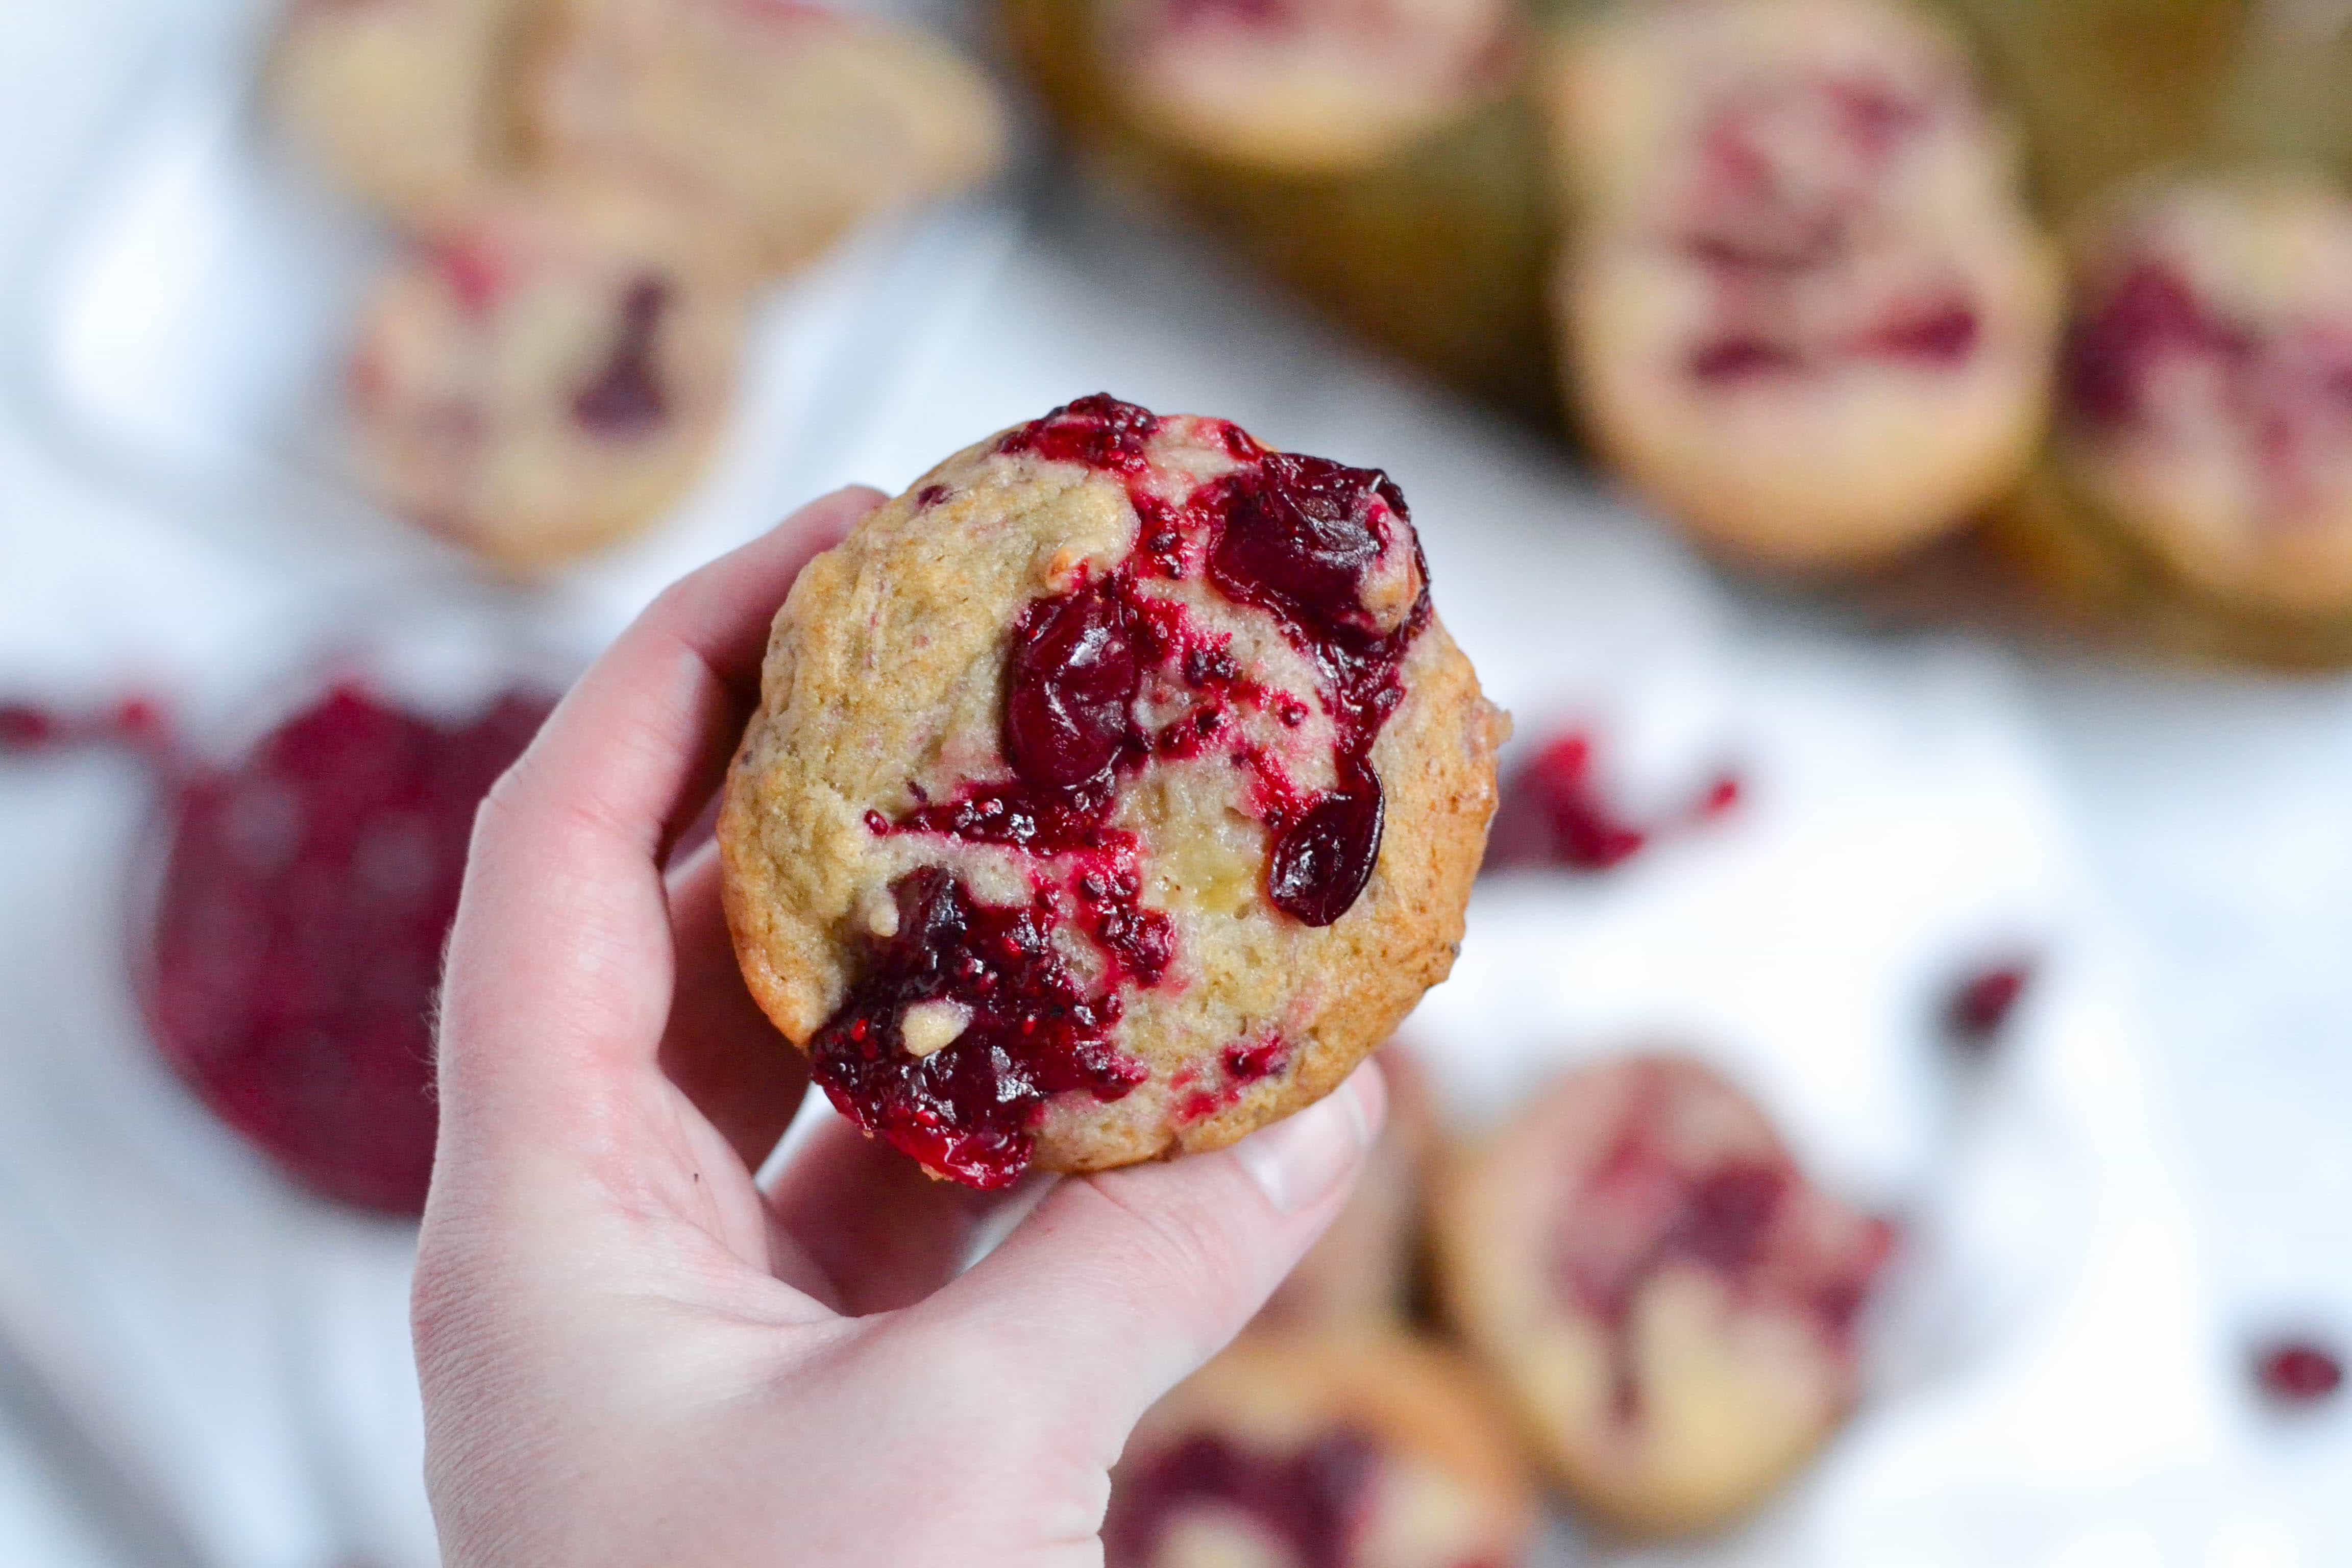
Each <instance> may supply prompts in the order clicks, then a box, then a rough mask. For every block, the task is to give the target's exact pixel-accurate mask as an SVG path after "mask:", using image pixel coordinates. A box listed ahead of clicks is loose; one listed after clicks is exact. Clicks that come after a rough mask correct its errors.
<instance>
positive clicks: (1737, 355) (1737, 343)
mask: <svg viewBox="0 0 2352 1568" xmlns="http://www.w3.org/2000/svg"><path fill="white" fill-rule="evenodd" d="M1804 367H1805V362H1804V359H1803V357H1802V356H1801V355H1800V354H1799V353H1797V351H1796V350H1794V349H1791V348H1787V347H1784V346H1782V345H1781V344H1779V343H1768V342H1764V341H1763V340H1761V339H1759V338H1726V339H1724V340H1723V341H1721V342H1714V343H1709V344H1707V345H1706V346H1705V347H1704V348H1701V349H1698V350H1696V351H1695V352H1694V353H1692V354H1691V356H1690V374H1691V377H1692V379H1693V380H1695V381H1702V382H1708V383H1714V384H1720V383H1723V382H1727V381H1752V380H1754V379H1756V378H1757V377H1759V376H1768V375H1790V374H1795V373H1796V372H1798V371H1801V370H1802V369H1804Z"/></svg>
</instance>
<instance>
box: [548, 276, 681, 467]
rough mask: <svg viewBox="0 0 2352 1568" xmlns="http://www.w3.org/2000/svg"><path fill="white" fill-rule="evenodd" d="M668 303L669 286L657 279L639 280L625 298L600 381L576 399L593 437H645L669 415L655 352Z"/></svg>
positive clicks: (575, 408) (576, 413)
mask: <svg viewBox="0 0 2352 1568" xmlns="http://www.w3.org/2000/svg"><path fill="white" fill-rule="evenodd" d="M669 302H670V294H669V286H668V285H667V284H666V283H664V282H663V281H662V280H661V279H658V278H640V279H637V281H636V282H635V283H633V284H631V285H630V287H629V291H628V294H627V295H626V296H625V298H624V299H623V300H622V301H621V317H620V328H619V331H618V332H617V333H616V334H615V336H614V339H613V347H612V352H611V353H610V354H609V356H608V357H607V358H606V359H605V361H604V368H603V369H602V370H600V371H598V372H597V373H596V379H595V380H593V381H592V382H590V383H589V384H587V385H586V386H584V387H583V388H582V389H581V390H580V393H579V395H577V396H575V397H574V398H573V399H572V417H573V418H574V419H577V420H578V421H579V422H580V423H581V424H582V425H583V426H585V427H586V428H587V429H588V430H590V431H592V432H593V433H594V434H595V435H597V436H600V437H605V438H606V439H610V440H621V439H626V438H628V437H635V436H642V435H644V434H645V433H646V431H647V430H650V429H652V428H653V427H654V426H657V425H659V424H660V423H661V422H662V420H663V419H664V418H665V417H666V416H667V414H668V411H669V400H668V398H667V395H665V394H664V393H663V391H662V385H661V378H660V374H659V372H658V371H657V369H656V365H655V363H654V351H655V349H656V345H657V342H658V334H659V331H660V328H661V319H662V316H663V314H664V312H665V311H667V310H668V309H669Z"/></svg>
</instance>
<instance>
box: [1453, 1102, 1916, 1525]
mask: <svg viewBox="0 0 2352 1568" xmlns="http://www.w3.org/2000/svg"><path fill="white" fill-rule="evenodd" d="M1435 1210H1436V1222H1435V1226H1436V1243H1437V1250H1438V1265H1439V1284H1440V1288H1441V1290H1442V1291H1443V1293H1444V1298H1445V1304H1446V1307H1447V1309H1448V1311H1449V1313H1450V1315H1451V1317H1452V1318H1453V1320H1454V1322H1455V1323H1456V1324H1457V1325H1458V1326H1459V1328H1460V1330H1461V1331H1462V1333H1463V1335H1464V1337H1465V1340H1466V1341H1467V1342H1468V1343H1469V1345H1470V1346H1471V1348H1472V1349H1473V1350H1474V1351H1475V1352H1476V1353H1477V1355H1478V1356H1479V1357H1480V1358H1482V1359H1483V1360H1484V1361H1485V1362H1486V1364H1487V1366H1488V1367H1489V1369H1490V1370H1491V1371H1492V1372H1493V1373H1494V1374H1495V1376H1496V1381H1497V1383H1498V1384H1500V1385H1501V1386H1503V1387H1505V1388H1507V1389H1508V1390H1509V1391H1510V1394H1511V1395H1512V1397H1513V1398H1514V1399H1515V1401H1516V1402H1517V1406H1518V1412H1519V1415H1520V1417H1521V1419H1522V1421H1523V1422H1524V1424H1525V1426H1526V1427H1527V1430H1528V1433H1529V1435H1530V1436H1531V1437H1532V1438H1533V1440H1534V1442H1535V1444H1536V1446H1537V1447H1538V1450H1539V1452H1540V1453H1541V1455H1542V1456H1543V1458H1545V1459H1546V1460H1547V1461H1548V1463H1549V1466H1550V1467H1551V1468H1552V1470H1553V1471H1554V1473H1555V1474H1556V1475H1557V1477H1558V1478H1559V1480H1560V1482H1561V1483H1562V1484H1563V1485H1565V1486H1566V1487H1567V1488H1568V1489H1569V1490H1570V1492H1571V1493H1572V1494H1574V1496H1575V1497H1576V1498H1577V1500H1579V1501H1580V1503H1581V1504H1582V1505H1584V1506H1585V1507H1586V1508H1587V1509H1589V1510H1591V1511H1592V1512H1593V1513H1594V1514H1596V1515H1598V1516H1600V1517H1601V1519H1603V1520H1605V1521H1608V1522H1610V1523H1612V1524H1613V1525H1615V1526H1617V1527H1619V1528H1622V1529H1625V1530H1630V1531H1637V1532H1643V1533H1651V1532H1656V1533H1666V1532H1675V1531H1696V1530H1703V1529H1706V1528H1708V1527H1710V1526H1713V1525H1717V1524H1719V1523H1722V1522H1724V1521H1727V1520H1728V1519H1730V1518H1732V1517H1734V1516H1735V1515H1737V1514H1738V1513H1739V1512H1741V1511H1742V1510H1746V1509H1748V1507H1750V1506H1751V1505H1753V1504H1754V1503H1756V1502H1757V1501H1758V1500H1759V1499H1761V1498H1762V1497H1764V1496H1765V1495H1766V1494H1767V1493H1768V1492H1769V1491H1770V1490H1771V1489H1773V1488H1774V1487H1776V1486H1777V1485H1779V1484H1780V1482H1781V1481H1782V1480H1783V1479H1785V1478H1786V1477H1787V1476H1788V1475H1789V1474H1790V1472H1791V1471H1793V1470H1794V1469H1796V1468H1798V1467H1799V1466H1800V1465H1801V1464H1802V1463H1803V1462H1804V1461H1805V1460H1806V1458H1809V1457H1810V1456H1811V1454H1812V1453H1813V1451H1814V1450H1815V1449H1816V1448H1818V1447H1820V1446H1821V1444H1822V1442H1823V1441H1824V1440H1825V1439H1826V1438H1827V1437H1828V1436H1830V1434H1831V1433H1832V1432H1833V1431H1835V1430H1836V1428H1837V1426H1839V1424H1840V1423H1841V1422H1842V1421H1843V1419H1844V1418H1845V1415H1846V1413H1847V1411H1848V1410H1849V1409H1850V1408H1851V1406H1852V1405H1853V1401H1854V1397H1855V1393H1856V1385H1857V1381H1858V1380H1857V1374H1856V1364H1855V1347H1854V1331H1855V1322H1856V1320H1857V1318H1858V1316H1859V1314H1860V1313H1861V1311H1862V1309H1863V1307H1864V1303H1865V1301H1866V1300H1867V1298H1868V1295H1869V1292H1870V1289H1871V1287H1872V1285H1873V1282H1874V1280H1875V1279H1876V1278H1877V1276H1878V1273H1879V1271H1880V1269H1881V1267H1882V1266H1883V1265H1884V1263H1885V1260H1886V1258H1887V1256H1888V1254H1889V1251H1890V1250H1891V1248H1892V1246H1893V1242H1894V1235H1893V1231H1892V1229H1891V1227H1889V1226H1887V1225H1886V1224H1885V1222H1884V1221H1881V1220H1877V1219H1873V1218H1870V1217H1868V1216H1866V1215H1862V1214H1859V1213H1856V1212H1855V1211H1853V1209H1850V1208H1848V1207H1847V1206H1845V1205H1843V1204H1842V1203H1840V1202H1838V1201H1837V1200H1836V1199H1834V1198H1832V1197H1830V1196H1828V1195H1827V1194H1823V1193H1822V1192H1821V1191H1819V1190H1818V1189H1817V1188H1815V1187H1813V1186H1812V1185H1811V1184H1809V1183H1808V1182H1807V1181H1806V1179H1805V1177H1804V1175H1803V1174H1802V1173H1801V1172H1800V1171H1799V1170H1798V1169H1797V1167H1796V1164H1795V1163H1794V1162H1793V1161H1792V1160H1791V1159H1790V1155H1789V1152H1788V1151H1787V1149H1785V1148H1784V1147H1782V1145H1781V1142H1780V1138H1779V1136H1778V1135H1777V1134H1776V1133H1775V1132H1774V1131H1773V1130H1772V1127H1771V1125H1770V1124H1769V1122H1768V1121H1766V1120H1765V1118H1764V1115H1763V1113H1762V1112H1761V1111H1759V1110H1758V1109H1757V1108H1756V1107H1755V1105H1754V1104H1752V1103H1751V1102H1750V1101H1749V1100H1748V1099H1747V1097H1746V1096H1744V1095H1742V1094H1741V1093H1740V1092H1739V1091H1738V1089H1734V1088H1733V1087H1732V1086H1731V1085H1729V1084H1727V1083H1726V1082H1725V1081H1724V1080H1723V1079H1721V1078H1719V1077H1717V1075H1716V1074H1715V1073H1713V1072H1712V1071H1710V1070H1708V1069H1707V1068H1704V1067H1702V1066H1700V1065H1699V1064H1698V1063H1696V1062H1695V1061H1690V1060H1685V1059H1684V1058H1677V1057H1671V1056H1642V1057H1633V1058H1623V1059H1620V1060H1617V1061H1613V1062H1609V1063H1606V1064H1603V1065H1601V1066H1597V1067H1591V1068H1584V1069H1581V1070H1579V1071H1576V1072H1572V1073H1570V1074H1569V1075H1568V1076H1567V1077H1565V1078H1563V1079H1560V1080H1559V1082H1558V1083H1556V1084H1554V1085H1553V1086H1552V1087H1551V1088H1550V1089H1548V1090H1546V1091H1545V1092H1544V1093H1543V1094H1542V1095H1541V1096H1540V1097H1538V1099H1537V1100H1534V1101H1533V1102H1532V1103H1530V1104H1529V1105H1528V1107H1527V1108H1526V1109H1525V1110H1523V1111H1522V1112H1521V1114H1520V1115H1519V1116H1518V1118H1517V1120H1516V1121H1513V1122H1512V1123H1511V1124H1510V1125H1508V1126H1507V1127H1506V1128H1505V1129H1504V1130H1503V1131H1500V1132H1498V1133H1496V1135H1494V1136H1493V1137H1492V1138H1490V1139H1488V1140H1486V1142H1483V1143H1481V1144H1479V1145H1477V1146H1475V1148H1472V1149H1470V1150H1468V1151H1466V1152H1465V1153H1464V1154H1463V1156H1462V1157H1461V1158H1460V1159H1459V1161H1458V1162H1457V1163H1455V1165H1454V1168H1453V1169H1452V1170H1450V1171H1449V1173H1447V1176H1446V1178H1445V1180H1444V1184H1442V1186H1441V1188H1440V1191H1439V1193H1438V1194H1437V1197H1436V1199H1435Z"/></svg>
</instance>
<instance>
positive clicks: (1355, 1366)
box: [1103, 1334, 1535, 1568]
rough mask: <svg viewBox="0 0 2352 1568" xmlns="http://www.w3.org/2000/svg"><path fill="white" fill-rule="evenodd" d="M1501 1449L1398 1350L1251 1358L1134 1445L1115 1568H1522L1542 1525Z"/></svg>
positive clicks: (1184, 1393)
mask: <svg viewBox="0 0 2352 1568" xmlns="http://www.w3.org/2000/svg"><path fill="white" fill-rule="evenodd" d="M1508 1432H1509V1428H1508V1425H1507V1422H1505V1421H1504V1420H1502V1419H1501V1418H1500V1417H1499V1416H1498V1415H1496V1413H1495V1412H1494V1411H1493V1410H1492V1409H1490V1408H1489V1407H1488V1405H1486V1401H1485V1398H1484V1395H1483V1391H1482V1390H1481V1389H1480V1388H1479V1387H1478V1386H1477V1385H1476V1384H1475V1382H1474V1381H1473V1380H1472V1379H1471V1378H1470V1377H1468V1376H1467V1375H1466V1374H1465V1371H1464V1369H1463V1368H1462V1366H1461V1365H1460V1364H1459V1363H1457V1362H1456V1361H1455V1360H1454V1357H1452V1356H1451V1355H1450V1354H1448V1353H1447V1352H1443V1351H1439V1350H1436V1349H1433V1348H1432V1347H1429V1346H1427V1345H1423V1344H1421V1343H1418V1342H1414V1341H1412V1340H1410V1339H1406V1338H1404V1337H1402V1336H1400V1335H1393V1334H1387V1335H1384V1334H1358V1335H1347V1334H1339V1335H1328V1334H1325V1335H1313V1336H1307V1335H1287V1336H1278V1335H1269V1336H1265V1337H1254V1338H1251V1339H1247V1340H1244V1341H1243V1342H1241V1343H1240V1344H1238V1345H1236V1346H1234V1348H1233V1349H1232V1350H1229V1351H1227V1352H1225V1353H1224V1354H1223V1355H1222V1356H1220V1357H1218V1358H1217V1359H1216V1360H1215V1361H1213V1362H1212V1363H1209V1365H1208V1366H1207V1367H1205V1368H1203V1369H1202V1371H1201V1372H1200V1373H1198V1374H1196V1375H1195V1376H1194V1377H1193V1378H1192V1380H1191V1381H1190V1382H1188V1383H1186V1384H1183V1385H1182V1386H1181V1387H1180V1388H1178V1389H1177V1390H1176V1391H1175V1392H1174V1393H1173V1394H1170V1395H1169V1396H1168V1397H1167V1398H1166V1399H1164V1400H1162V1401H1161V1402H1160V1405H1158V1406H1157V1407H1155V1408H1154V1409H1153V1410H1152V1411H1151V1413H1150V1415H1146V1416H1145V1417H1144V1418H1143V1421H1142V1423H1141V1425H1139V1426H1138V1427H1137V1428H1136V1431H1135V1435H1134V1436H1132V1437H1130V1438H1129V1440H1128V1445H1127V1452H1126V1454H1125V1456H1124V1457H1123V1458H1121V1459H1120V1461H1119V1464H1118V1469H1117V1470H1115V1471H1114V1472H1113V1473H1112V1476H1111V1492H1110V1508H1109V1511H1108V1514H1107V1515H1106V1516H1105V1518H1104V1521H1103V1561H1104V1563H1105V1568H1233V1565H1235V1564H1259V1563H1264V1564H1269V1565H1272V1564H1283V1565H1286V1568H1287V1565H1289V1564H1297V1565H1299V1568H1472V1565H1475V1568H1515V1565H1516V1564H1517V1563H1520V1562H1522V1561H1523V1560H1524V1558H1525V1555H1526V1552H1527V1550H1528V1542H1529V1539H1530V1537H1531V1536H1532V1534H1533V1532H1534V1523H1535V1520H1534V1506H1533V1500H1532V1499H1531V1497H1530V1496H1529V1495H1528V1485H1527V1481H1526V1479H1525V1478H1524V1476H1523V1475H1522V1473H1521V1471H1520V1468H1519V1462H1518V1458H1517V1454H1516V1453H1515V1452H1514V1451H1513V1450H1512V1447H1511V1446H1510V1442H1509V1437H1508Z"/></svg>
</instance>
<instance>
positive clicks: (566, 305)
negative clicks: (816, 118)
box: [348, 184, 744, 572]
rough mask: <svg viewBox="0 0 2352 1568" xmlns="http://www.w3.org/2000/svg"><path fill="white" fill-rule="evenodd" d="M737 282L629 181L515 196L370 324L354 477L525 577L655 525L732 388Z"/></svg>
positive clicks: (362, 335) (424, 265)
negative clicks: (634, 190) (630, 188)
mask: <svg viewBox="0 0 2352 1568" xmlns="http://www.w3.org/2000/svg"><path fill="white" fill-rule="evenodd" d="M743 300H744V295H743V274H742V268H740V266H731V265H730V264H729V263H728V262H727V261H726V260H725V259H724V258H721V257H718V256H715V255H714V254H713V253H711V252H710V251H709V249H707V248H706V247H703V246H702V245H700V244H699V243H692V244H689V243H686V242H683V241H682V240H681V237H680V236H679V234H678V231H677V226H676V225H675V224H674V222H673V221H672V220H671V218H670V216H669V215H668V214H667V212H666V211H664V210H663V209H661V208H659V207H657V206H655V205H650V204H648V203H646V201H644V200H643V199H642V198H641V197H639V196H637V195H635V194H633V193H630V192H627V191H625V190H623V189H621V188H619V187H615V186H608V185H598V186H587V185H577V184H568V185H564V186H561V187H554V188H546V189H530V190H523V189H510V190H507V191H504V192H502V193H500V194H499V195H495V196H493V197H490V198H488V199H486V200H484V201H481V202H478V203H477V204H474V205H472V206H470V207H469V208H467V210H466V211H464V212H463V213H462V214H460V215H459V216H455V217H452V218H451V219H449V220H447V221H446V222H436V224H434V225H432V226H430V227H429V228H428V230H427V232H426V234H425V237H423V238H422V239H420V240H419V241H418V242H417V243H416V244H415V246H413V247H411V249H410V250H409V252H408V253H407V254H406V255H405V256H404V258H401V259H400V260H398V261H397V262H395V263H394V266H393V268H392V270H391V271H390V272H389V273H388V274H387V275H386V276H385V277H384V279H383V280H382V281H381V282H380V283H379V284H378V285H377V286H376V289H375V291H374V293H373V297H372V298H371V300H369V302H368V304H367V306H366V307H365V309H364V310H363V311H362V316H361V321H360V324H359V333H358V341H357V346H356V349H355V350H354V352H353V354H352V362H351V369H350V374H349V378H348V384H349V396H350V405H351V406H350V424H351V437H352V447H353V450H354V456H355V458H356V460H357V466H358V468H359V472H360V477H361V479H362V482H363V483H364V484H365V485H366V486H367V487H368V488H369V489H371V490H372V491H373V493H374V494H375V495H376V496H377V497H378V498H379V499H380V500H383V503H384V504H385V505H386V506H388V507H389V508H391V509H392V510H395V511H397V512H399V513H401V514H402V515H404V516H405V517H407V518H409V519H411V520H412V521H415V522H417V523H419V524H421V525H422V526H424V527H426V528H429V529H431V530H433V531H435V532H437V533H441V534H443V535H446V537H448V538H449V539H451V540H453V541H455V542H457V543H459V544H462V545H464V546H466V547H467V549H469V550H472V551H474V552H477V553H478V554H479V555H480V556H482V557H483V558H484V559H486V560H488V561H489V562H491V563H495V564H497V565H499V566H501V567H504V568H506V569H509V570H512V571H518V572H530V571H534V570H538V569H541V568H544V567H548V566H551V565H553V564H555V563H559V562H562V561H563V560H566V559H568V558H570V557H572V556H574V555H577V554H580V553H582V552H585V551H589V550H593V549H595V548H597V547H599V546H602V545H604V544H608V543H611V542H614V541H615V540H618V539H621V538H623V537H625V536H626V535H628V534H630V533H632V532H634V531H636V530H638V529H640V528H642V527H644V526H645V525H646V523H647V522H649V521H652V520H653V519H654V518H655V517H656V515H658V514H659V513H660V512H661V511H663V510H665V509H667V507H669V506H670V505H671V504H672V503H674V502H675V501H676V500H678V498H679V497H680V496H681V495H683V494H684V493H685V492H686V490H687V489H688V487H689V486H691V485H692V484H693V482H694V480H695V479H697V478H698V476H699V475H700V474H701V472H702V470H703V468H704V466H705V463H706V459H707V458H708V457H709V453H710V450H711V448H712V447H713V445H714V443H715V442H716V440H717V438H718V436H719V431H720V429H721V427H722V426H723V425H724V423H725V421H726V418H727V416H728V412H729V409H730V405H731V403H732V399H733V396H734V392H735V374H736V357H737V353H738V349H739V342H740V337H741V335H742V317H743Z"/></svg>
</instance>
